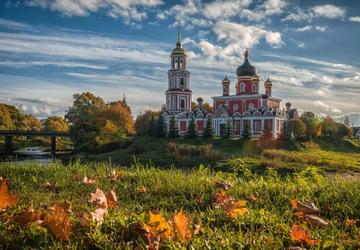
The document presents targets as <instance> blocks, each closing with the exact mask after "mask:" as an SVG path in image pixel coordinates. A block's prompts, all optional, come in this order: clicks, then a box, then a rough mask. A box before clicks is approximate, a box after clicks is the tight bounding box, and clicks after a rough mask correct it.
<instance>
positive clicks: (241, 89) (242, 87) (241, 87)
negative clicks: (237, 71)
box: [240, 82, 245, 93]
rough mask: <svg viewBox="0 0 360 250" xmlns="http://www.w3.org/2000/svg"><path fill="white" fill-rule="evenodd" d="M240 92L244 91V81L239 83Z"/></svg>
mask: <svg viewBox="0 0 360 250" xmlns="http://www.w3.org/2000/svg"><path fill="white" fill-rule="evenodd" d="M240 93H245V83H243V82H242V83H240Z"/></svg>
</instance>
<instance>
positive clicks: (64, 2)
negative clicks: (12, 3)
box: [26, 0, 163, 24]
mask: <svg viewBox="0 0 360 250" xmlns="http://www.w3.org/2000/svg"><path fill="white" fill-rule="evenodd" d="M26 4H27V5H29V6H36V7H41V8H46V9H50V10H51V11H56V12H60V13H62V14H64V15H65V16H87V15H89V14H90V13H95V12H98V11H100V10H102V11H106V12H107V15H108V16H111V17H113V18H118V17H122V18H123V19H124V20H125V21H126V22H125V23H128V24H131V23H132V22H131V20H135V21H140V20H142V19H144V18H146V17H147V14H146V12H145V11H144V9H145V8H149V7H155V6H158V5H161V4H163V2H162V1H161V0H136V1H133V0H75V1H74V0H28V1H27V2H26Z"/></svg>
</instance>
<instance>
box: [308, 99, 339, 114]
mask: <svg viewBox="0 0 360 250" xmlns="http://www.w3.org/2000/svg"><path fill="white" fill-rule="evenodd" d="M314 104H315V105H316V106H318V107H321V108H323V109H324V110H325V111H328V112H332V113H335V114H341V112H342V111H341V110H340V109H338V108H336V107H333V106H330V105H329V104H326V103H324V102H323V101H315V102H314Z"/></svg>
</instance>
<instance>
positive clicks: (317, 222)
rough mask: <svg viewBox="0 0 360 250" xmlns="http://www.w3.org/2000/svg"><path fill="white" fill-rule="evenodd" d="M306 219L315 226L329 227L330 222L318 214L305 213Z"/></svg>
mask: <svg viewBox="0 0 360 250" xmlns="http://www.w3.org/2000/svg"><path fill="white" fill-rule="evenodd" d="M305 219H306V220H307V221H308V222H309V223H310V224H311V225H313V226H318V227H327V226H329V225H330V223H329V222H328V221H326V220H324V219H322V218H320V217H319V216H316V215H312V214H310V215H305Z"/></svg>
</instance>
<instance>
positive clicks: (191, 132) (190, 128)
mask: <svg viewBox="0 0 360 250" xmlns="http://www.w3.org/2000/svg"><path fill="white" fill-rule="evenodd" d="M196 137H197V132H196V125H195V119H194V118H192V119H191V121H190V123H189V126H188V131H187V133H186V138H188V139H194V138H196Z"/></svg>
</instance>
